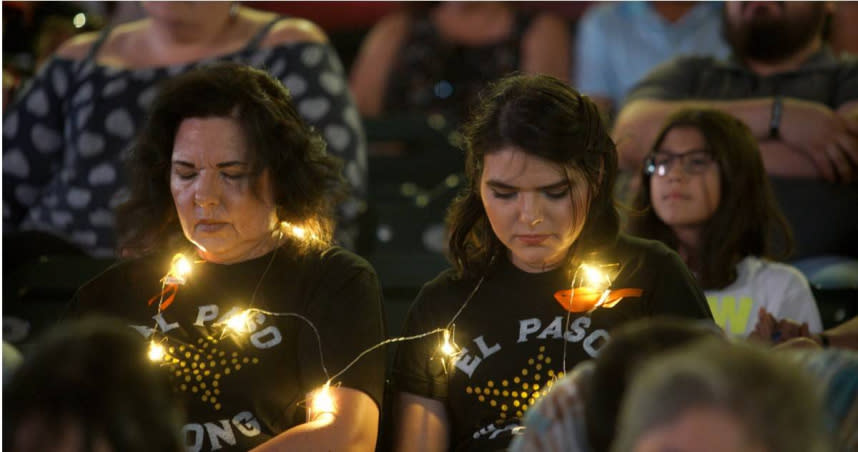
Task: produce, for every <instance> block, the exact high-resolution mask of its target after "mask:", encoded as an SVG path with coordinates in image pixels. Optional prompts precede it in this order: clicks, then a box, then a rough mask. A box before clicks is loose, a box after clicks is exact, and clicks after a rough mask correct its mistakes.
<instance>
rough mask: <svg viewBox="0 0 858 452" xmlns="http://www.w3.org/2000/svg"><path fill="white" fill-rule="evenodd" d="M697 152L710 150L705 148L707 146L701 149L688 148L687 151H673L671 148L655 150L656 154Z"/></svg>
mask: <svg viewBox="0 0 858 452" xmlns="http://www.w3.org/2000/svg"><path fill="white" fill-rule="evenodd" d="M695 152H703V153H705V152H708V151H707V149H705V148H701V149H689V150H687V151H685V152H673V151H671V150H670V149H656V150H655V154H669V155H685V154H693V153H695Z"/></svg>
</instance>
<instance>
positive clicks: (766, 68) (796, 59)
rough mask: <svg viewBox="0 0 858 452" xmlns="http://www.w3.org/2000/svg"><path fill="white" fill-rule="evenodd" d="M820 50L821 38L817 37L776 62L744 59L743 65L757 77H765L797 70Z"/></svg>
mask: <svg viewBox="0 0 858 452" xmlns="http://www.w3.org/2000/svg"><path fill="white" fill-rule="evenodd" d="M821 48H822V37H820V36H817V37H815V38H814V39H813V40H811V41H810V42H809V43H807V45H806V46H804V47H803V48H801V49H799V50H798V51H797V52H795V53H793V54H792V55H790V56H788V57H786V58H784V59H783V60H781V61H776V62H762V61H755V60H751V59H749V58H745V64H747V65H748V67H749V68H751V70H752V71H754V72H755V73H756V74H758V75H762V76H767V75H772V74H777V73H781V72H786V71H791V70H795V69H798V68H799V67H800V66H801V64H802V63H804V62H805V61H806V60H807V59H808V58H809V57H810V56H811V55H813V54H814V53H816V52H818V51H819V50H820V49H821Z"/></svg>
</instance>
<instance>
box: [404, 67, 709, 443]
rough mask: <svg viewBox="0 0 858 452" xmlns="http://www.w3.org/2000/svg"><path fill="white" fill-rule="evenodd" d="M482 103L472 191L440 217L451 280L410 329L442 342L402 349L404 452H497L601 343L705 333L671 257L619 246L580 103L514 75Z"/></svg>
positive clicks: (592, 119)
mask: <svg viewBox="0 0 858 452" xmlns="http://www.w3.org/2000/svg"><path fill="white" fill-rule="evenodd" d="M481 99H482V101H481V103H480V104H479V105H478V106H477V108H476V109H475V113H474V115H473V116H472V118H471V119H470V121H469V122H468V123H467V125H466V126H465V133H464V135H465V143H466V157H465V158H466V161H465V165H466V174H467V177H468V182H469V183H468V185H467V186H466V187H465V189H464V191H463V192H462V193H461V195H460V196H459V198H457V200H456V201H455V202H454V204H453V205H452V206H451V208H450V212H449V217H448V221H449V226H450V232H451V237H450V255H451V260H452V263H453V267H454V268H452V269H449V270H447V271H445V272H444V273H442V274H441V275H440V276H438V277H437V278H436V279H435V280H433V281H431V282H429V283H427V284H426V285H425V286H424V287H423V289H422V291H421V292H420V294H419V295H418V296H417V300H416V301H415V302H414V305H413V306H412V308H411V311H410V312H409V315H408V320H407V321H406V326H405V329H406V333H405V334H418V333H420V332H426V331H432V330H435V329H439V328H440V329H443V330H444V331H445V332H444V333H443V335H436V336H430V337H426V338H424V339H423V340H417V341H414V342H406V343H403V345H402V346H401V347H400V349H399V350H398V354H397V358H396V361H395V365H394V370H393V372H394V373H393V375H394V388H395V391H396V392H397V394H398V400H397V402H396V403H397V411H398V414H397V416H396V418H397V421H398V422H399V427H398V429H397V430H398V435H399V437H398V440H397V443H398V446H399V447H400V448H401V449H405V450H412V449H414V450H448V449H449V450H499V449H505V448H506V447H507V445H508V443H509V441H510V439H511V435H512V434H513V433H514V432H515V431H516V429H517V428H518V427H519V426H520V424H521V418H522V416H523V415H524V413H525V412H526V411H527V409H528V407H530V406H532V405H533V403H534V402H535V400H536V399H538V398H539V397H540V396H541V395H542V394H544V392H545V391H546V390H547V389H548V388H549V387H551V385H552V384H553V381H555V379H556V378H559V377H560V376H562V375H563V374H564V373H565V372H566V371H567V370H568V369H571V368H572V367H574V366H575V364H577V363H578V362H580V361H582V360H585V359H588V358H591V357H593V356H595V355H596V354H597V352H598V350H599V348H600V347H601V345H602V344H604V343H605V341H607V340H608V339H609V338H610V335H609V333H608V331H609V330H610V329H612V328H614V327H616V326H618V325H620V324H623V323H625V322H627V321H629V320H633V319H638V318H641V317H648V316H651V315H655V314H673V315H677V316H682V317H687V318H697V319H711V314H710V312H709V308H708V307H707V306H706V303H705V300H704V298H703V295H702V293H701V292H700V289H699V288H697V286H696V285H695V283H694V279H693V277H692V276H691V274H690V273H689V272H688V270H686V269H685V266H684V265H683V264H682V261H681V260H680V259H679V256H677V255H676V253H674V252H673V251H671V250H669V249H668V248H667V247H665V246H664V245H661V244H659V243H656V242H652V241H644V240H639V239H633V238H630V237H626V236H623V235H621V234H619V233H618V229H619V217H618V214H617V210H616V207H615V205H614V200H613V196H612V187H613V184H614V181H615V177H616V172H617V154H616V149H615V147H614V143H613V142H612V141H611V138H610V136H609V135H608V132H607V130H606V129H605V126H604V124H603V122H602V120H601V119H600V117H599V112H598V110H597V109H596V105H595V104H594V103H593V102H592V101H591V100H589V99H588V98H587V97H584V96H581V95H580V94H579V93H577V92H576V91H574V90H573V89H571V88H569V86H568V85H566V84H565V83H563V82H562V81H560V80H558V79H555V78H553V77H549V76H521V75H518V76H511V77H507V78H505V79H503V80H501V81H499V82H498V83H496V84H495V85H493V86H492V87H490V88H489V89H487V91H485V92H484V93H483V95H482V96H481ZM439 345H441V346H442V347H439ZM457 348H458V351H457ZM445 352H452V353H445ZM450 354H452V355H453V358H452V359H450V358H448V357H447V355H450Z"/></svg>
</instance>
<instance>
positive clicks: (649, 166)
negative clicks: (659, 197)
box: [644, 150, 715, 176]
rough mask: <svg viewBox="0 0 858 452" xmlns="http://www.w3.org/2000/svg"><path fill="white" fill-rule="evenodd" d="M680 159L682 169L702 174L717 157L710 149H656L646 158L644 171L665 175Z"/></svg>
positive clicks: (688, 172) (690, 172) (649, 173)
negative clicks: (714, 156) (713, 155)
mask: <svg viewBox="0 0 858 452" xmlns="http://www.w3.org/2000/svg"><path fill="white" fill-rule="evenodd" d="M674 160H679V164H680V165H681V168H682V171H684V172H685V173H686V174H700V173H702V172H704V171H706V169H707V168H709V165H711V164H712V163H713V162H714V161H715V159H713V158H712V154H710V153H709V151H704V150H699V151H690V152H684V153H682V154H674V153H672V152H666V151H656V152H653V153H652V154H650V155H649V156H647V158H646V160H644V171H645V172H646V174H647V175H649V176H652V175H653V174H655V175H658V176H664V175H666V174H667V173H668V172H669V171H670V168H672V167H673V161H674Z"/></svg>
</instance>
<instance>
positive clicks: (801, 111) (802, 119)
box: [781, 99, 858, 183]
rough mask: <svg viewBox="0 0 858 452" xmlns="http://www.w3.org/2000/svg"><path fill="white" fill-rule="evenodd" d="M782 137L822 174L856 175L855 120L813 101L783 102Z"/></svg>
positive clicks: (857, 141) (857, 128) (838, 177)
mask: <svg viewBox="0 0 858 452" xmlns="http://www.w3.org/2000/svg"><path fill="white" fill-rule="evenodd" d="M781 139H782V140H783V141H784V142H785V143H787V144H790V145H792V146H794V147H796V148H797V149H799V150H800V151H802V152H803V153H804V154H805V156H807V157H808V159H810V161H811V162H812V163H813V164H814V166H815V167H816V169H817V171H818V172H819V173H820V174H821V175H822V177H823V178H825V179H826V180H829V181H831V182H837V181H842V182H847V183H848V182H852V181H853V180H854V179H855V177H856V176H858V124H856V120H855V119H854V118H847V117H845V116H842V115H838V114H837V113H836V112H834V111H833V110H831V109H830V108H828V107H826V106H824V105H822V104H818V103H815V102H808V101H802V100H796V99H789V100H788V101H787V102H785V104H784V113H783V120H782V123H781Z"/></svg>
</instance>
